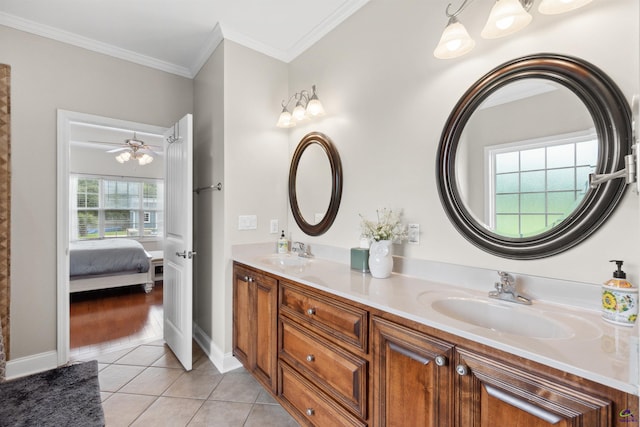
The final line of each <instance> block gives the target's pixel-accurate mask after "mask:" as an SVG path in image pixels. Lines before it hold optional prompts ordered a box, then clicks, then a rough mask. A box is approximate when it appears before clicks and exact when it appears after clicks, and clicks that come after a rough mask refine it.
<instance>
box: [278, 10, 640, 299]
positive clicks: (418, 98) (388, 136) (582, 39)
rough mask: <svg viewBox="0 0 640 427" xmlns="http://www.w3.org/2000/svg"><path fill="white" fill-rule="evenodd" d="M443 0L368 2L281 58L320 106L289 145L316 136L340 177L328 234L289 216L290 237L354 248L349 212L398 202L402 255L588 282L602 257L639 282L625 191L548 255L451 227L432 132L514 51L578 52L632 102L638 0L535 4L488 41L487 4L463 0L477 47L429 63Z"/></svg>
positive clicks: (604, 269)
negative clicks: (330, 152)
mask: <svg viewBox="0 0 640 427" xmlns="http://www.w3.org/2000/svg"><path fill="white" fill-rule="evenodd" d="M448 3H449V2H448V1H446V0H438V1H400V2H395V1H394V2H390V1H371V2H369V3H368V4H367V5H365V6H364V7H363V8H362V9H360V10H359V11H358V12H357V13H356V14H355V15H353V16H351V17H350V18H349V19H347V20H346V21H345V22H344V23H342V24H341V25H340V26H338V27H337V28H336V29H335V30H334V31H332V32H331V33H329V34H328V35H327V36H325V37H324V38H323V39H322V40H320V41H319V42H318V43H316V44H315V45H314V46H313V47H312V48H311V49H309V50H308V51H306V52H305V53H304V54H302V55H301V56H300V57H298V58H297V59H295V60H294V61H293V62H292V63H291V64H289V86H290V89H291V90H290V92H293V91H294V90H300V89H302V88H309V87H310V86H311V85H312V84H314V83H315V84H317V85H318V95H319V97H320V99H321V100H322V102H323V103H324V106H325V109H326V110H327V113H328V114H327V116H326V117H325V118H324V119H322V120H316V121H313V122H311V123H310V124H308V125H305V126H303V127H296V128H294V130H292V131H291V133H290V144H291V148H290V150H291V152H293V150H294V149H295V144H296V143H297V141H299V140H300V139H301V137H302V136H303V135H304V134H305V133H306V132H309V131H311V130H315V131H321V132H325V133H326V134H327V135H329V136H330V137H331V138H332V139H333V142H334V143H335V145H336V147H337V149H338V151H339V152H340V156H341V158H342V165H343V168H344V173H345V180H344V192H343V197H342V204H341V206H340V212H339V213H338V217H337V219H336V222H335V224H334V225H333V227H332V228H331V230H329V232H328V233H326V234H325V235H323V236H320V237H317V238H312V237H307V236H304V235H303V234H302V233H301V232H300V231H299V230H298V228H297V226H296V224H295V222H293V221H292V220H290V221H289V229H290V230H292V231H293V235H294V238H295V239H302V240H304V241H307V242H311V243H313V242H318V243H324V244H331V245H336V246H340V247H345V248H346V247H352V246H356V245H357V243H358V236H359V232H360V227H359V216H358V214H359V213H362V214H364V215H366V216H369V217H373V215H375V210H376V208H378V207H385V206H388V207H392V208H398V209H404V213H405V220H406V221H407V222H410V223H418V224H420V227H421V228H420V230H421V243H420V245H407V244H405V245H402V246H398V245H396V247H395V249H394V250H395V252H396V253H404V254H405V255H407V256H409V257H412V258H420V259H427V260H434V261H442V262H448V263H456V264H464V265H471V266H477V267H485V268H489V269H495V270H497V269H504V270H507V271H511V272H515V273H523V274H532V275H540V276H548V277H555V278H560V279H566V280H576V281H584V282H591V283H600V282H602V281H604V280H606V279H607V278H608V277H609V276H610V275H611V272H612V271H613V269H612V266H611V264H610V263H609V262H608V261H609V260H610V259H623V260H625V270H626V271H627V272H628V273H629V274H630V277H631V280H632V281H634V282H636V283H637V282H640V277H639V274H638V273H639V271H640V257H639V256H638V254H639V252H638V243H637V239H638V237H639V236H640V234H639V230H640V229H639V221H638V218H639V215H638V210H639V209H638V207H639V205H640V203H639V198H638V196H637V195H635V194H632V193H631V191H630V190H627V191H628V192H627V194H626V195H625V198H624V199H623V201H622V204H621V205H620V206H619V207H618V208H617V210H616V212H615V213H614V215H613V216H612V217H611V218H610V219H609V220H608V222H607V223H606V224H605V225H604V226H603V227H602V228H601V229H600V230H599V231H598V232H597V233H596V234H595V235H593V236H592V237H590V238H589V239H588V240H587V241H586V242H584V243H582V244H580V245H579V246H577V247H575V248H573V249H571V250H569V251H568V252H565V253H563V254H561V255H557V256H554V257H550V258H547V259H542V260H534V261H514V260H507V259H503V258H499V257H496V256H492V255H489V254H487V253H485V252H483V251H481V250H480V249H477V248H476V247H474V246H472V245H471V244H470V243H468V242H467V241H466V240H465V239H464V238H463V237H462V236H461V235H460V234H459V233H458V232H457V231H456V229H454V227H453V225H452V224H451V223H450V221H449V220H448V218H447V216H446V214H445V212H444V210H443V208H442V206H441V203H440V200H439V196H438V191H437V187H436V177H435V169H434V166H435V164H436V158H437V149H438V143H439V139H440V134H441V132H442V129H443V126H444V124H445V122H446V120H447V118H448V116H449V113H450V111H451V110H452V108H453V106H454V105H455V104H456V102H457V101H458V99H459V98H460V96H461V95H462V94H463V93H464V91H465V90H466V89H467V88H468V87H469V86H470V85H471V84H472V83H473V82H474V81H476V80H477V79H478V78H480V77H481V76H482V75H483V74H485V73H486V72H488V71H490V70H491V69H493V68H494V67H496V66H498V65H499V64H501V63H503V62H505V61H508V60H511V59H513V58H516V57H520V56H524V55H528V54H533V53H540V52H553V53H561V54H568V55H572V56H577V57H581V58H584V59H585V60H587V61H590V62H592V63H593V64H595V65H597V66H598V67H600V68H601V69H603V70H604V71H605V72H606V73H607V74H608V75H609V76H610V77H611V78H612V79H613V80H614V81H615V82H616V83H617V84H618V85H619V86H620V88H621V89H622V91H623V93H624V94H625V95H626V97H627V99H628V101H629V102H630V101H631V98H632V96H633V95H634V94H636V93H638V92H640V84H639V82H638V79H639V78H640V68H639V60H640V58H639V56H640V53H639V52H640V46H639V38H640V36H639V27H640V26H639V22H638V21H639V19H638V18H639V5H638V2H637V1H636V0H616V1H604V0H602V1H595V2H593V3H592V4H590V5H589V6H588V7H586V8H584V9H580V10H577V11H574V12H573V13H568V14H564V15H557V16H542V15H540V14H539V13H538V12H537V10H536V9H535V6H534V9H533V11H532V13H533V15H534V20H533V23H532V24H530V26H529V27H528V28H526V29H525V30H523V31H521V32H520V33H517V34H515V35H512V36H510V37H506V38H502V39H497V40H484V39H482V38H480V36H479V34H480V31H481V29H482V25H483V24H484V22H483V21H484V20H485V19H486V16H487V14H488V13H489V6H490V5H489V4H487V3H489V2H484V1H482V2H473V3H471V4H470V5H469V7H468V9H467V10H466V11H465V12H464V13H463V14H462V15H460V17H459V18H460V20H461V21H462V22H463V24H464V25H465V26H466V28H467V30H468V31H469V32H470V34H471V35H472V37H474V38H475V40H476V43H477V44H476V48H475V50H474V51H472V52H471V53H470V54H468V55H467V56H464V57H461V58H458V59H452V60H438V59H435V58H434V57H433V54H432V52H433V50H434V48H435V46H436V44H437V42H438V40H439V38H440V35H441V32H442V30H443V29H444V27H445V25H446V18H445V16H444V11H445V9H446V6H447V4H448ZM504 125H505V126H508V125H509V124H508V123H505V124H504ZM490 287H491V284H489V283H488V284H487V288H490Z"/></svg>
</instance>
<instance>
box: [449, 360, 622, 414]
mask: <svg viewBox="0 0 640 427" xmlns="http://www.w3.org/2000/svg"><path fill="white" fill-rule="evenodd" d="M456 353H457V355H456V360H455V364H456V367H455V368H456V372H457V374H456V375H455V377H456V380H455V382H456V386H457V389H456V390H457V396H456V398H455V399H454V401H455V402H456V410H455V416H456V422H455V425H456V426H469V427H485V426H486V427H493V426H512V427H543V426H544V427H548V426H552V425H553V426H557V427H569V426H571V427H606V426H611V425H613V413H612V412H613V407H612V404H611V402H610V401H609V400H607V399H601V398H598V397H594V396H590V395H587V394H585V393H582V392H580V391H578V390H576V389H575V388H574V387H569V386H568V385H564V384H562V383H561V382H560V381H559V379H554V378H549V377H548V376H547V377H545V376H543V375H537V374H536V372H535V371H534V370H532V369H531V367H527V368H526V370H525V369H523V368H518V367H515V366H512V365H509V364H507V363H506V362H504V361H501V360H499V359H496V358H495V357H488V356H485V355H482V354H479V353H476V352H472V351H469V350H466V349H463V348H456Z"/></svg>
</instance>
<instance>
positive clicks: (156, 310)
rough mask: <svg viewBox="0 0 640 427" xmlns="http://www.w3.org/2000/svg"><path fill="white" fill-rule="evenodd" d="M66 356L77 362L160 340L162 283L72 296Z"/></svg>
mask: <svg viewBox="0 0 640 427" xmlns="http://www.w3.org/2000/svg"><path fill="white" fill-rule="evenodd" d="M70 298H71V300H70V313H69V318H70V319H69V323H70V324H69V328H70V356H71V359H80V358H83V357H87V356H88V355H90V354H100V353H104V352H105V351H113V350H118V349H122V348H128V347H132V346H136V345H140V344H143V343H146V342H151V341H154V340H157V339H160V338H162V313H163V311H162V282H156V284H155V287H154V289H153V290H152V291H151V292H150V293H148V294H146V293H145V292H144V290H142V287H141V286H129V287H125V288H116V289H105V290H100V291H91V292H81V293H77V294H72V295H71V297H70Z"/></svg>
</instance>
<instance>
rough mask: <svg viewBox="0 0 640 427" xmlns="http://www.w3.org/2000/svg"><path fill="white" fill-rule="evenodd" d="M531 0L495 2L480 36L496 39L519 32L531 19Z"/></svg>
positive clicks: (498, 0)
mask: <svg viewBox="0 0 640 427" xmlns="http://www.w3.org/2000/svg"><path fill="white" fill-rule="evenodd" d="M532 5H533V0H497V1H496V3H495V4H494V5H493V8H491V13H490V14H489V19H488V20H487V23H486V24H485V26H484V28H483V29H482V32H481V33H480V35H481V36H482V38H484V39H497V38H499V37H504V36H508V35H509V34H513V33H515V32H517V31H520V30H521V29H523V28H524V27H526V26H527V25H529V23H530V22H531V20H532V19H533V17H532V16H531V15H530V14H529V10H530V9H531V6H532Z"/></svg>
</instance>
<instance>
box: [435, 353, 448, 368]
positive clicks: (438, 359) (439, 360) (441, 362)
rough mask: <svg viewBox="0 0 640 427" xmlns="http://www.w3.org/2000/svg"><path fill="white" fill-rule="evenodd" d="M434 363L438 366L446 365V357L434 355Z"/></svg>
mask: <svg viewBox="0 0 640 427" xmlns="http://www.w3.org/2000/svg"><path fill="white" fill-rule="evenodd" d="M435 360H436V365H438V366H446V365H447V358H446V356H442V355H440V356H436V359H435Z"/></svg>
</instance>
